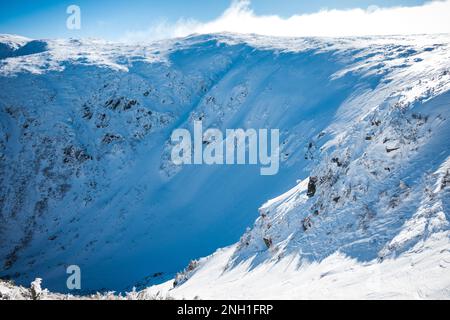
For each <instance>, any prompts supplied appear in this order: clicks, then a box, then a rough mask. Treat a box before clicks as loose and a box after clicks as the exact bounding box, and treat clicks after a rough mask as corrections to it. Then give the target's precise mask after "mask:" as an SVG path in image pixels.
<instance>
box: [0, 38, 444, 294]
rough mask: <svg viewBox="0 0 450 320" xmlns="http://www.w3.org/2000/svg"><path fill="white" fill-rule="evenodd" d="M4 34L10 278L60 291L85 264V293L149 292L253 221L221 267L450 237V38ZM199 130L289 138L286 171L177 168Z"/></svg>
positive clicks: (1, 104)
mask: <svg viewBox="0 0 450 320" xmlns="http://www.w3.org/2000/svg"><path fill="white" fill-rule="evenodd" d="M0 40H1V43H2V45H3V46H5V48H8V49H7V50H6V49H5V50H3V49H2V51H1V52H2V53H1V56H0V59H1V60H0V63H1V66H0V83H1V88H2V90H1V91H0V114H1V117H0V185H1V191H0V221H1V224H0V260H1V262H2V268H1V269H0V270H1V272H0V276H2V277H11V278H13V279H16V280H17V281H19V283H29V282H31V280H33V279H34V278H35V277H42V278H43V279H44V284H45V285H46V286H47V287H50V288H51V289H56V290H65V287H64V286H65V278H66V274H65V267H66V266H67V265H71V264H77V265H80V267H81V268H82V270H83V287H84V289H85V290H100V289H102V288H105V289H119V290H123V289H125V288H127V287H128V288H130V287H131V286H132V285H134V284H136V283H140V284H141V285H142V286H146V285H149V284H152V283H158V282H162V281H164V280H165V279H170V278H172V277H173V276H174V275H175V273H176V272H177V271H179V270H181V269H182V268H183V266H184V265H187V264H188V262H189V260H190V259H193V258H198V257H200V256H205V255H208V254H210V253H211V252H213V251H214V250H215V249H217V248H218V247H221V246H225V245H228V244H230V243H233V242H235V241H237V240H238V239H239V237H240V236H241V235H242V233H244V230H245V229H246V228H247V227H248V226H250V225H251V224H252V222H253V221H254V220H255V219H257V221H256V224H255V226H254V227H253V228H252V229H251V230H248V231H247V232H245V234H244V236H243V237H242V238H241V240H240V241H239V243H238V244H237V245H236V246H235V247H233V250H232V252H231V251H229V250H228V251H226V252H227V254H228V255H229V256H227V258H226V259H225V258H224V260H226V261H227V262H226V263H225V265H224V266H223V268H224V270H230V272H232V271H231V270H237V269H236V268H239V266H242V265H243V264H246V263H248V264H249V265H250V266H251V268H256V267H257V266H259V265H265V264H266V263H274V262H276V261H279V260H282V259H283V258H284V257H289V256H291V255H293V254H294V255H295V254H298V255H299V259H300V261H301V262H300V265H301V264H307V263H313V262H321V261H323V260H324V259H326V258H327V257H328V256H329V255H332V254H333V253H335V252H340V253H342V254H344V255H345V256H346V257H349V258H353V259H356V260H357V261H359V262H363V263H368V262H370V261H379V262H381V261H383V260H385V259H392V258H395V257H397V256H399V255H402V254H405V253H407V252H410V251H411V250H416V249H414V248H417V247H416V246H417V245H420V244H423V243H426V241H428V240H429V239H430V238H432V237H435V236H436V235H439V237H443V238H442V239H448V214H449V211H448V208H449V194H448V180H449V170H450V167H449V162H448V157H449V151H450V150H449V147H448V141H449V138H450V132H449V126H448V123H447V121H448V120H447V119H448V116H449V111H448V110H449V106H448V104H449V96H448V90H449V88H450V65H449V63H448V61H449V58H450V57H449V55H450V54H449V48H448V46H449V44H450V40H449V38H448V37H447V36H435V37H420V36H416V37H382V38H354V39H321V40H318V39H277V38H268V37H253V36H252V37H250V36H234V35H212V36H197V37H189V38H186V39H178V40H171V41H165V42H159V43H153V44H149V45H141V46H129V45H123V44H122V45H119V44H112V43H106V42H101V41H77V40H64V41H63V40H52V41H31V40H26V39H25V40H24V39H22V38H20V39H16V38H13V37H9V36H2V38H1V39H0ZM19 40H20V41H19ZM2 48H3V47H2ZM4 52H6V53H4ZM195 120H202V121H203V123H204V126H206V127H210V128H219V129H222V130H225V129H227V128H244V129H245V128H278V129H280V133H281V168H280V173H279V174H278V175H276V176H273V177H262V176H260V175H259V167H256V166H184V167H183V166H175V165H174V164H173V163H172V162H171V161H170V150H171V143H170V134H171V132H172V130H173V129H175V128H187V129H189V130H192V126H193V122H194V121H195ZM297 180H300V181H298V182H297V183H296V181H297ZM308 184H309V188H308ZM292 188H293V189H292ZM289 189H291V191H289V192H288V193H286V194H284V195H283V196H281V197H278V198H275V199H274V200H271V201H269V202H267V203H266V204H265V205H264V206H263V207H261V208H260V210H259V215H260V217H259V218H258V210H257V209H258V208H259V207H260V205H261V203H264V202H266V201H267V199H269V198H273V197H274V196H276V195H278V194H281V193H283V192H284V191H285V190H289ZM313 191H314V192H313ZM440 239H441V238H440ZM442 239H441V240H442ZM230 252H231V253H230ZM223 257H225V256H223ZM195 266H196V267H195V268H191V269H192V270H187V274H181V275H179V276H178V280H179V281H177V285H178V286H180V285H181V284H182V283H185V282H186V280H188V279H191V277H192V275H195V273H196V270H199V269H201V268H204V267H202V263H198V264H195ZM205 270H206V269H205ZM189 281H191V280H188V282H189Z"/></svg>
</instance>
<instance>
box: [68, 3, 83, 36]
mask: <svg viewBox="0 0 450 320" xmlns="http://www.w3.org/2000/svg"><path fill="white" fill-rule="evenodd" d="M66 13H67V14H70V16H69V17H68V18H67V20H66V27H67V29H69V30H80V29H81V9H80V7H79V6H77V5H74V4H72V5H70V6H68V7H67V10H66Z"/></svg>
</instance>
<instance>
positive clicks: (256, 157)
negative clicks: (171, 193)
mask: <svg viewBox="0 0 450 320" xmlns="http://www.w3.org/2000/svg"><path fill="white" fill-rule="evenodd" d="M269 132H270V137H269ZM171 140H172V143H174V144H175V146H174V147H173V149H172V153H171V159H172V162H173V163H174V164H175V165H192V164H194V165H201V164H206V165H236V164H237V165H244V164H249V165H257V164H259V165H261V170H260V172H261V175H264V176H271V175H276V174H277V173H278V170H279V164H280V147H279V140H280V131H279V130H278V129H271V130H270V131H269V130H268V129H259V130H256V129H247V130H244V129H227V130H226V132H225V136H224V134H223V132H222V131H220V130H219V129H208V130H206V131H205V132H203V124H202V121H194V138H193V139H192V136H191V133H190V132H189V130H187V129H176V130H174V131H173V133H172V136H171ZM269 145H270V148H269Z"/></svg>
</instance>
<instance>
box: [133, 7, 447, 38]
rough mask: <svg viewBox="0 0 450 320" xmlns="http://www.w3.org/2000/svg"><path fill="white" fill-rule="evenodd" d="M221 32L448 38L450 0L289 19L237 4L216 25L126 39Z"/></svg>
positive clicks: (166, 26)
mask: <svg viewBox="0 0 450 320" xmlns="http://www.w3.org/2000/svg"><path fill="white" fill-rule="evenodd" d="M218 32H234V33H255V34H261V35H270V36H292V37H302V36H331V37H334V36H363V35H394V34H395V35H404V34H432V33H450V0H445V1H437V0H436V1H431V2H428V3H426V4H424V5H421V6H414V7H393V8H379V7H377V6H370V7H369V8H367V9H361V8H356V9H348V10H328V9H324V10H321V11H319V12H317V13H312V14H300V15H293V16H291V17H289V18H282V17H279V16H277V15H256V14H255V13H254V11H253V10H252V9H251V3H250V1H249V0H240V1H236V0H235V1H233V3H232V4H231V6H230V7H229V8H228V9H227V10H226V11H225V12H224V13H223V14H222V15H221V16H220V17H218V18H216V19H214V20H212V21H209V22H198V21H195V20H186V19H180V20H179V21H178V22H177V23H175V24H170V23H167V22H165V21H163V22H160V23H158V24H156V25H154V26H152V27H151V28H149V29H148V30H145V31H138V32H127V34H126V35H125V37H124V39H125V40H128V41H145V40H147V41H148V40H156V39H162V38H173V37H183V36H187V35H189V34H193V33H199V34H207V33H218Z"/></svg>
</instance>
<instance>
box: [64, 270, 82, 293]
mask: <svg viewBox="0 0 450 320" xmlns="http://www.w3.org/2000/svg"><path fill="white" fill-rule="evenodd" d="M66 273H67V274H69V275H70V276H69V277H68V278H67V281H66V285H67V289H69V290H80V289H81V269H80V267H79V266H77V265H71V266H68V267H67V269H66Z"/></svg>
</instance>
